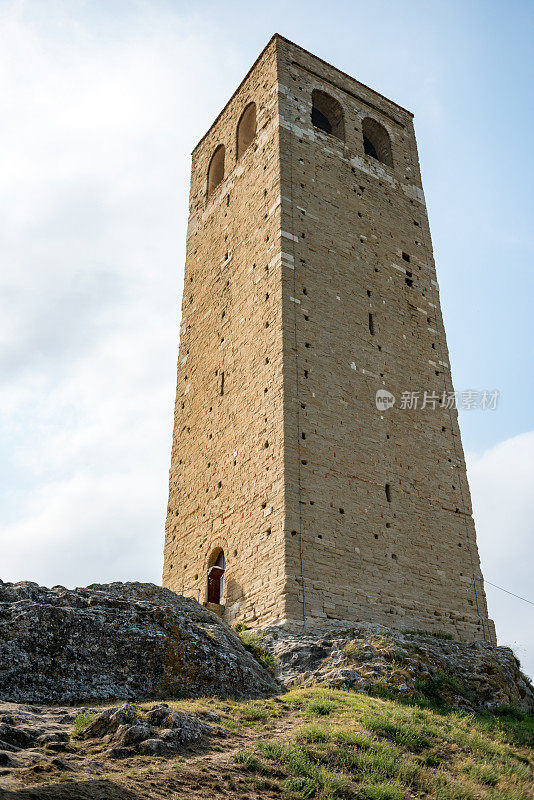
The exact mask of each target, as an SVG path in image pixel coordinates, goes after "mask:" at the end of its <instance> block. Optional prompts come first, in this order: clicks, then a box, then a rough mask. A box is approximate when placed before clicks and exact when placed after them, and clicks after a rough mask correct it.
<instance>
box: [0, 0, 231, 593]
mask: <svg viewBox="0 0 534 800" xmlns="http://www.w3.org/2000/svg"><path fill="white" fill-rule="evenodd" d="M67 10H68V9H67V6H65V5H64V4H62V3H60V2H58V3H54V2H50V3H49V4H47V11H48V12H50V13H49V14H48V13H47V14H46V15H42V16H40V15H39V11H38V8H37V6H36V5H34V6H32V4H26V3H12V4H9V5H8V6H4V7H3V9H2V10H1V12H0V89H1V91H0V112H1V116H2V119H3V124H2V126H0V152H2V153H4V154H9V159H8V160H6V159H4V161H3V168H2V171H1V172H0V219H1V220H2V224H1V226H0V247H1V248H2V253H3V261H4V265H5V268H4V270H3V272H2V274H1V276H0V383H1V387H0V388H1V411H2V415H1V422H0V449H1V451H2V453H3V463H2V466H1V469H2V474H3V481H2V487H3V488H2V491H3V496H2V512H3V513H2V516H3V517H4V522H5V525H4V527H3V529H2V531H1V532H0V550H1V552H2V578H3V579H4V580H21V579H31V580H36V581H38V582H40V583H44V584H49V585H50V584H53V583H63V584H65V585H69V586H72V585H76V584H77V585H81V584H85V583H87V582H89V581H96V580H100V581H102V580H112V579H121V578H133V579H142V580H155V581H159V580H160V578H161V562H162V544H163V524H164V517H165V509H166V499H167V498H166V493H167V477H168V466H169V461H170V445H171V426H172V404H173V399H174V381H175V374H176V373H175V370H176V351H177V335H178V325H177V323H178V309H179V302H180V292H181V288H182V286H181V284H182V279H183V278H182V276H183V272H182V262H183V252H184V241H185V223H186V213H187V195H188V189H189V166H190V156H189V153H190V151H191V149H192V147H193V146H194V144H195V143H196V140H197V139H198V138H199V137H200V135H201V133H202V132H203V127H204V126H206V125H207V124H208V120H209V119H210V118H211V117H212V116H214V115H215V109H216V108H217V105H218V103H219V100H220V97H221V96H222V97H224V96H225V94H226V93H227V91H228V87H224V89H223V91H222V92H221V90H220V87H219V85H218V80H219V78H218V77H217V76H218V71H217V68H216V63H215V62H214V58H216V57H219V56H220V55H221V53H224V49H223V48H221V47H219V48H218V49H216V48H214V47H212V37H213V35H214V32H213V31H210V29H209V28H206V26H205V25H204V26H203V25H201V24H200V23H199V20H198V19H195V18H194V17H192V16H190V17H189V18H186V17H185V16H184V15H182V16H180V15H178V14H176V13H170V12H166V11H165V10H162V9H160V10H159V11H158V13H157V14H154V13H153V12H152V10H151V9H150V8H148V7H143V6H142V4H141V5H139V6H137V9H136V13H137V16H135V15H133V16H130V17H128V18H125V19H124V20H123V25H124V27H123V29H122V30H121V32H120V36H116V35H114V36H107V34H106V31H105V30H104V29H103V27H102V25H101V20H100V21H98V23H95V22H94V21H93V22H91V20H90V19H88V20H86V21H85V23H84V24H83V25H80V24H79V13H80V11H81V8H80V7H78V19H76V15H75V14H74V15H72V14H70V15H69V13H66V11H67ZM193 62H194V63H195V65H196V66H195V76H194V80H192V79H191V71H190V65H191V63H193ZM214 76H215V77H214ZM191 121H192V122H191ZM195 126H196V127H195Z"/></svg>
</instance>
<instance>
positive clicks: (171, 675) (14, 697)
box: [0, 581, 277, 749]
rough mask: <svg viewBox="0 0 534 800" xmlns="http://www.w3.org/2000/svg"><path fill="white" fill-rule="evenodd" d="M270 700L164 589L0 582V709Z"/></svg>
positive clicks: (269, 687) (236, 647)
mask: <svg viewBox="0 0 534 800" xmlns="http://www.w3.org/2000/svg"><path fill="white" fill-rule="evenodd" d="M276 690H277V684H276V683H275V681H274V680H273V679H272V677H271V676H270V675H269V673H268V672H266V671H265V670H264V669H263V668H262V667H261V666H260V665H259V664H258V663H257V661H256V660H255V659H254V658H253V656H252V655H250V653H248V652H247V651H246V650H245V649H244V647H243V646H242V644H241V642H240V640H239V637H237V636H236V635H235V634H234V633H233V631H231V630H230V629H229V628H228V627H227V626H226V625H224V624H223V623H222V622H221V621H220V620H219V619H218V618H217V617H216V616H215V615H214V614H212V613H211V612H209V611H206V609H204V608H202V606H200V605H199V604H198V603H197V602H196V601H194V600H190V599H187V598H183V597H180V596H178V595H176V594H174V592H171V591H169V590H168V589H162V588H161V587H158V586H154V585H153V584H149V583H112V584H103V585H100V584H93V585H91V586H88V587H87V588H84V589H74V590H69V589H65V588H64V587H62V586H55V587H53V588H52V589H47V588H44V587H42V586H38V585H37V584H36V583H30V582H22V583H16V584H12V583H2V582H1V581H0V699H2V700H7V701H12V702H18V703H21V702H37V703H72V702H79V701H85V700H91V699H95V700H105V699H110V698H121V699H139V698H165V697H168V698H171V697H176V696H184V695H186V696H195V695H200V694H213V695H217V696H227V695H232V696H238V697H249V696H250V697H258V696H262V695H266V694H269V693H272V692H273V691H276ZM63 713H64V712H63ZM0 727H1V728H2V729H3V728H4V723H3V724H2V725H1V726H0ZM41 733H43V734H44V733H45V731H41ZM0 739H2V735H1V731H0ZM6 744H7V745H8V746H9V747H11V746H12V745H11V742H7V743H6ZM14 746H17V745H16V743H15V744H14ZM19 746H20V745H19ZM22 746H24V745H22ZM5 749H8V748H5Z"/></svg>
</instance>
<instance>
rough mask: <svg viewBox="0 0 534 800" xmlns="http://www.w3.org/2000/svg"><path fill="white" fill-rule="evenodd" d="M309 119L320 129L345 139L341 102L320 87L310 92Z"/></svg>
mask: <svg viewBox="0 0 534 800" xmlns="http://www.w3.org/2000/svg"><path fill="white" fill-rule="evenodd" d="M311 121H312V124H313V125H314V126H315V127H316V128H319V130H320V131H324V132H325V133H329V134H331V135H332V136H336V137H337V138H338V139H341V141H343V142H344V141H345V119H344V115H343V107H342V106H341V103H338V101H337V100H335V99H334V98H333V97H330V95H329V94H326V92H322V91H321V90H320V89H314V90H313V92H312V113H311Z"/></svg>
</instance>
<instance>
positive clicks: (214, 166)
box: [208, 144, 224, 197]
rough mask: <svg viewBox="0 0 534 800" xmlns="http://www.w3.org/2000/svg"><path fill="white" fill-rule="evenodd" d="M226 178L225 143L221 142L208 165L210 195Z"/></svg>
mask: <svg viewBox="0 0 534 800" xmlns="http://www.w3.org/2000/svg"><path fill="white" fill-rule="evenodd" d="M223 178H224V145H223V144H220V145H219V146H218V147H217V149H216V150H215V152H214V153H213V155H212V157H211V161H210V165H209V167H208V197H209V196H210V194H211V193H212V192H213V190H214V189H216V188H217V186H218V185H219V184H220V183H221V181H222V179H223Z"/></svg>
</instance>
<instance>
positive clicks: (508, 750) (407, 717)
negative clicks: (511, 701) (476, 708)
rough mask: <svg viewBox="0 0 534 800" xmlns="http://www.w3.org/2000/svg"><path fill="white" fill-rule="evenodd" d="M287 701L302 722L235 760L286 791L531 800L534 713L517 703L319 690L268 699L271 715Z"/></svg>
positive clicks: (297, 798) (375, 798)
mask: <svg viewBox="0 0 534 800" xmlns="http://www.w3.org/2000/svg"><path fill="white" fill-rule="evenodd" d="M280 707H282V709H285V713H291V714H293V716H294V718H295V719H296V721H297V722H298V725H296V726H295V727H294V731H293V732H292V734H291V736H286V737H284V738H283V739H272V738H265V737H258V738H257V739H256V740H255V742H254V744H253V746H251V747H250V748H248V749H246V750H241V751H239V753H237V754H236V756H235V761H236V763H237V764H240V765H242V769H243V770H244V771H246V772H247V773H253V774H256V775H257V776H258V779H260V778H261V780H267V781H270V782H271V789H272V788H273V787H274V785H275V784H276V785H278V787H279V790H280V793H281V796H282V797H283V798H290V799H291V800H309V799H310V798H315V799H316V800H336V798H357V799H361V800H408V798H433V799H435V800H479V799H483V798H487V800H527V798H534V789H533V787H534V783H533V776H532V760H531V759H532V747H533V746H534V730H533V718H532V717H527V716H526V715H524V714H521V712H519V711H518V710H517V709H513V708H512V709H505V708H503V709H501V710H500V711H499V714H489V713H485V714H479V715H474V714H463V713H461V712H459V711H453V710H452V709H447V708H444V707H443V706H436V707H433V708H424V707H420V706H417V705H408V704H401V703H399V702H398V701H397V702H396V701H393V700H389V699H380V698H373V697H369V696H367V695H363V694H357V693H351V692H340V691H334V690H331V691H328V690H324V689H319V688H313V689H297V690H294V691H292V692H290V693H288V694H287V695H285V696H284V698H283V701H282V702H280V698H275V699H272V700H266V701H263V705H262V709H263V712H264V716H263V721H264V723H265V722H268V720H269V713H270V711H271V710H272V711H273V712H274V715H275V716H279V715H280ZM310 718H313V722H311V721H310V722H308V723H307V722H306V720H310Z"/></svg>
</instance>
